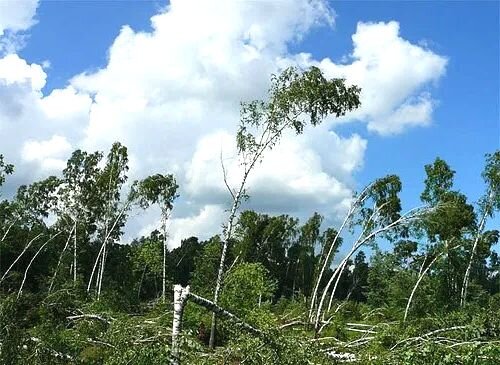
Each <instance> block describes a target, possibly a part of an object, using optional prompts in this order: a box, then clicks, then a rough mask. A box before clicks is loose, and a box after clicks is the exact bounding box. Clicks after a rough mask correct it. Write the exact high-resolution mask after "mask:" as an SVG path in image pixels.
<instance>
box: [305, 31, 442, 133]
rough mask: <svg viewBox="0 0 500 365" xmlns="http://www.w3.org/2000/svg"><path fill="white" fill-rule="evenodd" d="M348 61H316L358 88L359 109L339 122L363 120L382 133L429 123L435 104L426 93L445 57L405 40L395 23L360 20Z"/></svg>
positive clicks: (308, 60) (372, 128) (400, 130)
mask: <svg viewBox="0 0 500 365" xmlns="http://www.w3.org/2000/svg"><path fill="white" fill-rule="evenodd" d="M352 40H353V46H354V49H353V52H352V53H351V54H350V56H349V57H348V62H347V63H334V62H333V61H332V60H330V59H328V58H326V59H324V60H322V61H321V62H314V61H312V60H311V57H310V56H307V55H306V56H304V55H303V56H302V58H303V63H305V64H308V63H316V64H317V65H319V66H320V67H321V68H322V69H323V70H324V71H325V72H326V73H327V74H329V75H331V76H336V77H343V78H345V79H346V80H347V81H348V82H349V83H352V84H355V85H358V86H359V87H361V89H362V91H361V104H362V107H361V108H360V109H358V110H357V111H355V112H354V113H351V114H349V115H348V116H346V117H345V118H343V121H344V122H345V121H353V120H361V121H364V122H366V123H367V124H368V129H369V130H370V131H374V132H377V133H379V134H381V135H390V134H396V133H401V132H403V131H405V130H407V129H408V128H409V127H415V126H427V125H429V123H430V122H431V119H432V111H433V108H434V105H435V102H434V101H433V100H432V97H431V95H430V93H429V91H428V89H429V88H430V87H432V86H433V85H434V84H436V83H437V82H438V80H439V79H440V78H441V77H442V76H443V75H444V74H445V71H446V65H447V62H448V60H447V58H446V57H443V56H440V55H437V54H435V53H434V52H432V51H431V50H429V49H426V48H424V47H423V46H419V45H416V44H412V43H410V42H409V41H407V40H405V39H403V38H402V37H401V36H400V35H399V23H397V22H395V21H391V22H388V23H384V22H381V23H362V22H360V23H358V26H357V29H356V33H355V34H354V35H353V36H352Z"/></svg>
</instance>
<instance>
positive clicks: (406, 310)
mask: <svg viewBox="0 0 500 365" xmlns="http://www.w3.org/2000/svg"><path fill="white" fill-rule="evenodd" d="M443 254H444V252H442V253H440V254H438V255H437V256H436V257H434V258H433V259H432V261H431V262H430V263H429V265H428V266H427V267H426V268H425V269H424V270H423V271H421V273H420V275H419V277H418V279H417V282H416V283H415V286H414V287H413V290H412V291H411V294H410V297H409V298H408V303H406V309H405V315H404V317H403V322H406V318H407V317H408V311H409V310H410V305H411V302H412V300H413V296H414V295H415V292H416V291H417V288H418V285H419V284H420V282H421V281H422V279H423V278H424V276H425V274H426V273H427V271H429V269H430V268H431V266H432V265H433V264H434V262H436V260H437V259H438V258H439V257H441V256H442V255H443ZM422 265H423V264H422ZM422 267H423V266H422Z"/></svg>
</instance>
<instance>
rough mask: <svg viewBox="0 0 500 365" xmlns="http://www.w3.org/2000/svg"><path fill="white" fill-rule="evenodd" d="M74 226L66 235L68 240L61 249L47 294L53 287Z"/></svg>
mask: <svg viewBox="0 0 500 365" xmlns="http://www.w3.org/2000/svg"><path fill="white" fill-rule="evenodd" d="M75 226H76V224H75ZM75 226H73V228H71V231H70V232H69V235H68V239H67V240H66V244H65V245H64V248H63V250H62V252H61V254H60V255H59V260H58V261H57V265H56V269H55V270H54V275H53V276H52V280H51V281H50V286H49V293H50V292H51V291H52V287H53V286H54V282H55V280H56V276H57V271H58V270H59V266H60V265H61V261H62V258H63V255H64V253H65V252H66V249H67V248H68V245H69V241H70V240H71V236H72V234H73V231H74V230H75Z"/></svg>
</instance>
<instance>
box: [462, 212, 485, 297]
mask: <svg viewBox="0 0 500 365" xmlns="http://www.w3.org/2000/svg"><path fill="white" fill-rule="evenodd" d="M486 212H487V210H486V209H485V212H484V213H483V216H482V218H481V222H480V223H479V228H478V230H477V234H476V238H475V239H474V245H473V246H472V251H471V253H470V258H469V263H468V264H467V269H466V270H465V275H464V282H463V284H462V292H461V293H460V306H464V305H465V301H466V299H467V287H468V286H469V277H470V271H471V268H472V263H473V261H474V255H475V254H476V249H477V246H478V244H479V239H480V237H481V233H482V231H483V229H484V225H485V223H486Z"/></svg>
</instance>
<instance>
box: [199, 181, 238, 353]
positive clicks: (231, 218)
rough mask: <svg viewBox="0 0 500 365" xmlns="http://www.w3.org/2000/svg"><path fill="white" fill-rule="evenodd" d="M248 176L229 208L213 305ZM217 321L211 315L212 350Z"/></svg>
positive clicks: (217, 297)
mask: <svg viewBox="0 0 500 365" xmlns="http://www.w3.org/2000/svg"><path fill="white" fill-rule="evenodd" d="M247 176H248V173H247V174H245V176H244V178H243V182H242V184H241V186H240V189H239V191H238V194H237V195H236V198H235V199H234V201H233V206H232V208H231V213H230V215H229V220H228V226H227V228H226V232H225V235H224V242H223V243H222V253H221V257H220V263H219V270H218V273H217V281H216V283H215V292H214V303H215V304H217V302H218V300H219V292H220V288H221V286H222V278H223V274H224V264H225V262H226V254H227V248H228V244H229V243H228V242H229V240H230V239H231V233H232V230H233V221H234V218H235V216H236V210H237V209H238V206H239V203H240V200H241V197H242V194H243V188H244V186H245V181H246V177H247ZM216 322H217V319H216V317H215V313H214V314H213V315H212V325H211V327H210V340H209V343H208V344H209V347H210V348H211V349H213V348H214V347H215V327H216V325H217V323H216Z"/></svg>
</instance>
